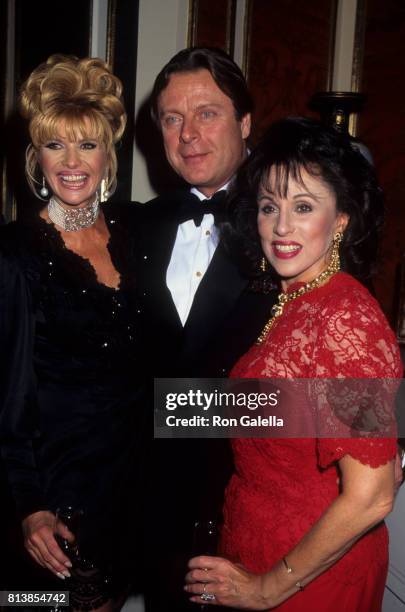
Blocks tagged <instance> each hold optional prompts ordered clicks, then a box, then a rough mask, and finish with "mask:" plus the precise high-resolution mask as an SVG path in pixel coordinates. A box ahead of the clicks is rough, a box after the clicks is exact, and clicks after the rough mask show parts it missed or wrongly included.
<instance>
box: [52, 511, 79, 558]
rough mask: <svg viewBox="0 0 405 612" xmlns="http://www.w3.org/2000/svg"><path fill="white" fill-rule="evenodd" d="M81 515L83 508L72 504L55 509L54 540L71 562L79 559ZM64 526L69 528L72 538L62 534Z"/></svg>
mask: <svg viewBox="0 0 405 612" xmlns="http://www.w3.org/2000/svg"><path fill="white" fill-rule="evenodd" d="M82 516H83V510H79V509H77V508H74V507H73V506H63V507H60V508H58V509H57V510H56V515H55V524H54V530H53V531H54V536H55V540H56V541H57V542H58V544H59V546H60V547H61V549H62V550H63V552H64V553H65V555H66V556H67V557H69V559H70V560H71V562H72V563H73V562H74V561H77V560H78V559H79V537H80V523H81V519H82ZM64 527H67V528H68V529H69V531H70V532H71V534H72V538H66V537H64V536H63V532H64V529H63V528H64Z"/></svg>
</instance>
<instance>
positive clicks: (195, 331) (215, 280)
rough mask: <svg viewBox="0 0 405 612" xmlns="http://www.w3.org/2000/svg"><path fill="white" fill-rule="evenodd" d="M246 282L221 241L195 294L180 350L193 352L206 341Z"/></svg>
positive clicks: (224, 317)
mask: <svg viewBox="0 0 405 612" xmlns="http://www.w3.org/2000/svg"><path fill="white" fill-rule="evenodd" d="M246 286H247V280H246V279H244V278H243V277H242V276H241V275H240V273H239V271H238V269H237V267H236V265H235V264H234V263H233V262H232V260H231V259H230V258H229V256H228V255H227V253H226V252H225V249H224V247H223V245H222V244H221V243H220V244H219V245H218V247H217V249H216V251H215V254H214V257H213V258H212V261H211V263H210V265H209V266H208V269H207V272H206V273H205V274H204V277H203V279H202V281H201V283H200V285H199V287H198V290H197V292H196V294H195V297H194V301H193V305H192V307H191V310H190V314H189V316H188V318H187V322H186V325H185V327H184V344H183V354H187V353H188V352H192V353H193V354H194V355H195V354H196V351H197V352H198V350H199V348H200V347H201V346H203V345H204V344H206V341H207V338H209V337H211V335H212V334H213V333H214V334H215V331H216V329H217V328H218V326H219V325H220V324H221V323H222V322H223V321H224V319H226V315H227V313H228V312H230V311H231V310H232V308H233V307H234V305H235V302H236V301H237V299H238V298H239V296H240V294H241V293H242V291H243V290H244V289H245V288H246Z"/></svg>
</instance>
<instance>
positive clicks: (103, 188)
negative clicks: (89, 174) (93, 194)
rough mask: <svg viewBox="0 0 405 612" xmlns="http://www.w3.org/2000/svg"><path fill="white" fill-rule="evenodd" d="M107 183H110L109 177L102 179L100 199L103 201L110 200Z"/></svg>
mask: <svg viewBox="0 0 405 612" xmlns="http://www.w3.org/2000/svg"><path fill="white" fill-rule="evenodd" d="M107 185H108V180H107V179H103V180H102V181H101V185H100V192H101V194H100V196H101V197H100V200H101V202H106V201H107V200H108V198H109V197H110V195H111V194H110V192H109V191H108V189H107Z"/></svg>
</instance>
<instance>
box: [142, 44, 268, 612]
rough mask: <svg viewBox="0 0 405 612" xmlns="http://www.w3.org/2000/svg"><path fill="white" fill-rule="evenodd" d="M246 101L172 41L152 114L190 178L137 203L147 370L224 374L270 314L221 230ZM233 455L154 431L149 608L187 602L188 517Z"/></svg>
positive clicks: (216, 54)
mask: <svg viewBox="0 0 405 612" xmlns="http://www.w3.org/2000/svg"><path fill="white" fill-rule="evenodd" d="M251 110H252V99H251V96H250V94H249V91H248V88H247V85H246V81H245V79H244V77H243V74H242V72H241V71H240V69H239V68H238V66H237V65H236V64H235V63H234V62H233V61H232V59H231V58H230V57H229V56H228V55H227V54H225V53H224V52H222V51H220V50H215V49H205V48H192V49H185V50H183V51H180V52H179V53H178V54H176V55H175V56H174V57H173V58H172V59H171V60H170V61H169V62H168V64H166V66H165V67H164V68H163V69H162V71H161V72H160V73H159V75H158V76H157V78H156V81H155V84H154V88H153V92H152V116H153V118H154V120H155V122H156V124H157V125H158V127H159V129H160V131H161V134H162V138H163V143H164V148H165V152H166V156H167V160H168V162H169V164H170V165H171V166H172V168H173V169H174V170H175V171H176V172H177V173H178V174H179V175H180V176H181V177H182V178H183V179H184V181H185V183H187V187H185V188H184V189H182V190H179V191H175V192H173V193H169V194H165V195H162V196H160V197H158V198H156V199H155V200H152V202H150V203H148V204H147V205H146V206H147V208H146V210H147V212H146V227H145V228H144V231H143V232H142V236H143V243H142V245H141V257H140V266H141V269H140V271H139V278H138V283H139V288H140V294H141V296H142V300H143V311H144V316H145V326H144V327H145V329H146V333H147V337H148V342H147V345H148V350H147V353H148V356H149V362H150V367H151V371H152V373H153V375H154V376H155V377H159V376H160V377H170V376H171V377H175V376H177V377H204V376H205V377H223V376H226V375H227V374H228V373H229V371H230V369H231V367H232V366H233V365H234V363H235V362H236V361H237V359H238V358H239V357H240V355H242V354H243V353H244V352H245V351H246V350H247V349H248V348H249V346H250V345H251V344H252V343H253V342H254V340H255V339H256V338H257V336H258V335H259V333H260V331H261V330H262V328H263V326H264V324H265V322H266V320H267V319H268V318H269V312H270V308H271V306H272V297H270V296H268V295H263V294H258V293H254V292H252V291H250V290H249V281H248V279H247V278H244V277H243V276H242V274H241V273H240V271H239V269H238V266H237V265H236V263H235V262H234V261H233V260H232V258H231V257H230V255H229V254H228V253H227V251H226V249H225V247H224V245H223V243H222V241H221V236H220V230H221V222H223V221H225V202H224V200H225V196H226V191H227V189H228V186H229V184H230V183H231V182H232V179H233V177H234V175H235V173H236V171H237V169H238V168H239V166H240V165H241V163H242V162H243V160H244V159H245V157H246V155H247V146H246V140H247V138H248V136H249V134H250V126H251ZM230 465H231V461H230V456H229V447H228V445H227V441H224V440H184V439H182V440H155V441H154V443H153V448H152V456H151V457H150V458H149V460H148V466H147V470H148V479H149V482H150V485H151V488H152V492H150V494H149V495H148V496H147V499H148V502H147V517H148V519H149V520H150V519H152V521H151V525H152V527H151V529H152V530H153V533H151V531H150V530H149V529H148V530H147V531H146V548H147V550H149V554H150V555H152V557H150V558H149V568H150V569H149V571H148V574H149V576H151V577H152V580H151V582H150V592H149V596H147V597H146V603H147V610H148V612H149V611H150V610H153V612H166V611H167V612H174V611H176V612H180V611H181V610H183V609H189V608H188V607H187V605H186V603H187V602H186V598H185V597H184V595H183V593H182V582H183V576H184V571H185V568H186V561H187V558H188V557H190V556H191V553H192V552H193V551H192V525H193V521H195V520H196V519H197V518H201V517H205V518H207V517H214V518H216V515H217V513H218V510H219V509H220V507H221V504H222V495H223V490H224V486H225V484H226V482H227V480H228V478H229V471H230ZM194 552H198V551H194Z"/></svg>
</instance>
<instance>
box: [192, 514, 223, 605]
mask: <svg viewBox="0 0 405 612" xmlns="http://www.w3.org/2000/svg"><path fill="white" fill-rule="evenodd" d="M217 550H218V525H217V522H216V521H215V520H214V519H202V520H197V521H195V523H194V529H193V556H194V557H195V556H199V555H209V556H211V555H216V554H217ZM199 608H200V610H201V612H203V611H204V610H206V609H207V606H206V605H205V604H200V605H199Z"/></svg>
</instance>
